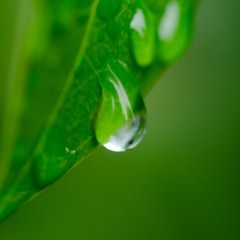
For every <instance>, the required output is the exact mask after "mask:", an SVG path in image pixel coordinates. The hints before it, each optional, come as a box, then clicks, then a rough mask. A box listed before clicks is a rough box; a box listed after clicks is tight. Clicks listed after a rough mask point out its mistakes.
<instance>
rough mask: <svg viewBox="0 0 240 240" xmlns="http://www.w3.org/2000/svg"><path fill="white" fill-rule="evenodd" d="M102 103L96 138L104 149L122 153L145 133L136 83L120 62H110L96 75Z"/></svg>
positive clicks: (97, 121) (142, 111)
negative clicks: (98, 76) (100, 88)
mask: <svg viewBox="0 0 240 240" xmlns="http://www.w3.org/2000/svg"><path fill="white" fill-rule="evenodd" d="M100 84H101V87H102V102H101V105H100V108H99V112H98V115H97V120H96V125H95V130H96V138H97V140H98V141H99V143H100V144H102V145H103V146H104V147H105V148H107V149H109V150H111V151H115V152H122V151H125V150H127V149H131V148H134V147H135V146H137V145H138V144H139V143H140V142H141V140H142V138H143V136H144V133H145V126H146V120H145V118H146V114H145V106H144V102H143V99H142V97H141V94H140V91H139V88H138V85H137V82H136V81H135V79H134V78H133V77H132V76H131V74H130V72H129V71H128V70H127V69H126V66H125V64H123V63H122V62H120V61H115V60H111V61H109V62H108V63H107V65H106V69H105V71H103V72H102V73H101V74H100Z"/></svg>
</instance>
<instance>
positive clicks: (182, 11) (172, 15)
mask: <svg viewBox="0 0 240 240" xmlns="http://www.w3.org/2000/svg"><path fill="white" fill-rule="evenodd" d="M191 2H192V1H190V0H187V1H184V3H183V2H182V1H181V0H170V1H169V2H168V4H167V5H166V6H165V10H164V13H163V15H162V16H161V18H160V19H159V23H158V58H159V60H160V61H161V62H164V63H167V64H169V63H171V62H173V61H175V60H176V59H177V58H178V57H179V56H180V55H181V54H182V53H183V52H184V50H185V49H186V47H187V45H188V43H189V40H190V37H191V32H192V22H193V19H192V18H193V7H192V6H193V3H191Z"/></svg>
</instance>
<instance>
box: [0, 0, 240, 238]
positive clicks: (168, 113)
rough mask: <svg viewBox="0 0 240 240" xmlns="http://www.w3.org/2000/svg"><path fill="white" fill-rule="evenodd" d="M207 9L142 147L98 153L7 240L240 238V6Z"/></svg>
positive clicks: (163, 83)
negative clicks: (119, 152) (120, 151)
mask: <svg viewBox="0 0 240 240" xmlns="http://www.w3.org/2000/svg"><path fill="white" fill-rule="evenodd" d="M201 2H202V3H201V5H200V8H199V13H198V17H197V23H196V31H195V35H194V39H193V43H192V46H191V48H190V49H189V51H188V53H187V54H186V55H185V56H184V57H183V58H182V59H181V60H180V61H179V62H177V63H176V64H175V65H174V66H172V67H171V68H170V69H169V70H168V71H167V72H166V73H165V74H164V76H163V77H162V78H161V80H160V81H159V82H158V83H157V84H156V86H155V87H154V89H153V90H152V92H151V93H150V94H149V96H148V97H147V99H146V104H147V108H148V132H147V135H146V138H145V139H144V141H143V143H142V144H141V145H140V146H139V147H138V148H136V149H135V150H132V151H129V152H127V153H123V154H115V153H111V152H107V151H106V150H104V149H101V148H99V149H98V150H96V151H95V152H94V154H92V155H91V157H89V158H88V159H86V160H85V161H84V162H82V163H81V164H80V165H79V166H78V167H77V168H75V169H74V170H72V171H71V172H70V173H69V174H67V175H66V176H65V177H63V178H62V179H61V180H60V181H58V182H57V183H56V184H54V185H53V186H51V187H50V188H49V189H47V190H46V191H45V192H44V193H42V194H41V195H40V196H39V197H38V198H36V199H35V200H33V201H31V202H30V203H28V204H27V205H25V206H24V207H22V208H21V209H20V210H19V211H17V213H16V214H14V215H13V216H11V217H10V218H9V219H8V220H7V221H6V222H4V223H2V224H1V225H0V239H1V240H22V239H24V240H30V239H31V240H32V239H34V240H42V239H44V240H53V239H58V240H78V239H84V240H96V239H99V240H101V239H104V240H142V239H144V240H155V239H156V240H158V239H159V240H179V239H184V240H188V239H191V240H193V239H194V240H198V239H199V240H203V239H218V240H219V239H224V240H226V239H228V240H235V239H236V240H237V239H240V216H239V213H240V211H239V210H240V209H239V206H240V194H239V193H240V192H239V178H240V176H239V170H240V168H239V161H240V137H239V136H240V126H239V125H240V83H239V82H240V66H239V64H240V27H239V24H240V14H239V9H240V2H239V1H238V0H229V1H218V0H206V1H201Z"/></svg>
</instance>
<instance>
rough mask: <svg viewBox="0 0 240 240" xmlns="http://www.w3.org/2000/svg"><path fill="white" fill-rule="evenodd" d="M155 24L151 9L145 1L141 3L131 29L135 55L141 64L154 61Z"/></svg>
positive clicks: (144, 64) (145, 64)
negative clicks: (144, 3)
mask: <svg viewBox="0 0 240 240" xmlns="http://www.w3.org/2000/svg"><path fill="white" fill-rule="evenodd" d="M154 26H155V25H154V21H153V20H152V16H151V13H150V11H149V10H148V9H147V7H146V6H145V5H143V3H141V4H140V3H139V4H138V8H137V9H136V13H135V14H134V16H133V18H132V20H131V22H130V29H131V45H132V50H133V55H134V58H135V60H136V62H137V63H138V64H139V65H140V66H147V65H149V64H151V63H152V61H153V57H154Z"/></svg>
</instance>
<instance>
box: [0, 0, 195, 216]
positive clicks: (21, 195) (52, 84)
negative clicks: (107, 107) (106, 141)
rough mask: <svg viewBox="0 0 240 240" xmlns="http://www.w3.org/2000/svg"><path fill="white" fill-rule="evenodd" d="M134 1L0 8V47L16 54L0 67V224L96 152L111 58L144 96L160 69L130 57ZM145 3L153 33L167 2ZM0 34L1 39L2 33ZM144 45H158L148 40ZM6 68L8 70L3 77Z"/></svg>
mask: <svg viewBox="0 0 240 240" xmlns="http://www.w3.org/2000/svg"><path fill="white" fill-rule="evenodd" d="M142 1H143V0H142ZM175 1H180V0H175ZM139 2H140V1H135V0H122V1H120V0H119V1H116V0H115V1H113V0H112V1H106V0H88V1H79V0H64V1H56V0H54V1H47V0H42V1H36V0H21V1H19V7H17V6H15V8H12V7H9V6H10V5H9V6H7V4H6V6H4V7H3V8H0V9H1V11H2V12H5V14H2V18H5V19H4V20H6V21H5V22H7V23H11V24H12V26H15V25H16V27H15V28H13V29H15V31H14V32H9V33H8V34H7V36H8V39H7V40H0V41H4V42H1V43H2V44H1V45H3V46H8V48H9V49H14V52H13V56H11V57H10V59H7V61H6V62H4V63H2V62H1V64H0V65H1V68H0V77H1V82H0V87H1V88H0V89H1V90H0V91H1V92H0V93H1V99H0V100H1V102H0V106H1V109H3V111H2V112H1V114H2V115H1V122H0V133H1V139H0V187H1V189H0V220H1V219H4V218H5V217H6V216H8V215H9V214H10V213H11V212H12V211H14V210H15V209H16V208H17V207H18V206H19V205H20V204H21V203H22V202H24V201H26V200H27V199H29V198H30V197H32V196H34V195H35V194H37V193H39V192H40V191H41V190H42V189H44V188H45V187H47V186H48V185H49V184H51V183H53V182H55V181H56V180H57V179H58V178H59V177H60V176H62V175H63V174H64V173H65V172H66V171H68V170H69V169H71V168H72V167H73V166H75V165H76V164H77V163H79V161H80V160H82V159H84V157H86V156H87V155H88V154H89V153H90V152H91V151H93V150H94V149H95V148H96V147H97V145H98V143H97V141H96V136H95V120H96V116H97V112H98V109H99V106H100V103H101V97H102V91H101V85H100V83H99V80H100V79H99V73H101V72H103V71H105V70H106V63H107V61H108V59H109V58H111V57H114V58H116V59H118V60H121V61H123V62H124V63H125V64H127V66H128V68H129V69H130V72H131V75H132V76H134V77H135V80H136V82H137V83H138V85H139V86H140V88H141V90H142V93H143V94H145V93H146V92H147V91H148V90H149V88H150V87H151V86H152V85H153V83H154V81H155V80H156V79H157V78H159V75H160V74H161V72H162V71H163V70H164V69H165V68H166V64H165V63H164V62H162V61H161V60H160V61H159V59H157V56H153V61H152V62H151V61H150V60H151V59H152V58H149V59H150V60H148V61H147V63H148V64H147V66H144V67H141V66H139V65H138V64H137V63H138V62H137V61H136V60H135V58H134V51H133V49H132V47H131V44H130V43H131V41H134V39H136V35H135V36H134V38H132V37H131V36H132V35H131V31H130V27H129V26H130V22H131V20H132V18H133V16H134V14H135V13H136V9H137V7H138V6H139ZM144 2H145V3H144V4H146V6H147V7H148V8H149V9H152V13H151V14H152V18H151V19H152V24H153V25H151V29H153V26H155V24H156V25H157V20H158V19H159V18H160V17H161V16H162V15H163V13H164V8H165V6H166V4H167V3H168V1H166V0H159V1H157V2H156V1H151V0H145V1H144ZM180 2H187V3H189V2H190V3H191V4H195V1H194V3H193V1H191V0H181V1H180ZM29 4H30V5H29ZM142 4H143V3H142ZM181 4H182V3H181ZM29 6H31V7H29ZM156 9H157V10H158V11H156ZM5 10H9V12H8V11H5ZM15 11H17V13H15ZM149 11H150V10H149ZM5 15H6V16H5ZM12 15H14V16H15V17H14V18H13V17H12ZM19 18H20V19H21V21H20V20H19ZM13 19H14V21H13ZM11 21H12V22H11ZM30 23H32V24H30ZM150 24H151V23H150ZM1 30H2V32H3V31H4V32H6V26H1ZM156 32H157V28H156ZM149 33H153V34H155V33H154V32H153V31H149ZM154 38H155V39H156V38H157V36H156V35H154ZM13 39H15V41H16V42H15V41H14V40H13ZM146 39H147V40H148V39H150V40H151V44H155V45H156V47H157V46H158V45H159V42H158V41H157V39H156V41H153V40H152V39H153V37H151V38H146ZM9 40H11V41H9ZM8 44H9V45H8ZM141 45H142V46H144V44H143V43H141ZM13 47H14V48H13ZM15 47H16V49H15ZM151 47H152V46H151ZM154 47H155V46H154ZM168 47H169V46H168ZM135 50H136V49H135ZM140 50H141V49H139V51H140ZM146 52H147V51H146ZM151 52H152V51H151ZM140 54H141V53H140ZM6 55H7V53H6ZM139 56H141V55H138V57H139ZM143 57H144V56H143ZM16 59H17V60H16ZM4 64H7V66H13V68H10V70H9V71H10V72H9V73H5V72H4V71H5V69H7V66H6V67H4ZM11 64H12V65H11ZM145 64H146V61H144V65H145ZM2 68H3V69H2ZM3 70H4V71H3ZM8 74H10V76H11V79H10V80H7V79H6V76H8ZM11 81H13V82H11ZM10 87H12V88H10ZM136 87H137V88H138V86H136ZM7 89H10V90H7ZM8 91H9V92H8ZM129 91H131V90H129ZM133 92H134V90H133ZM107 128H108V127H107V126H106V132H108V131H110V130H109V129H107Z"/></svg>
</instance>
